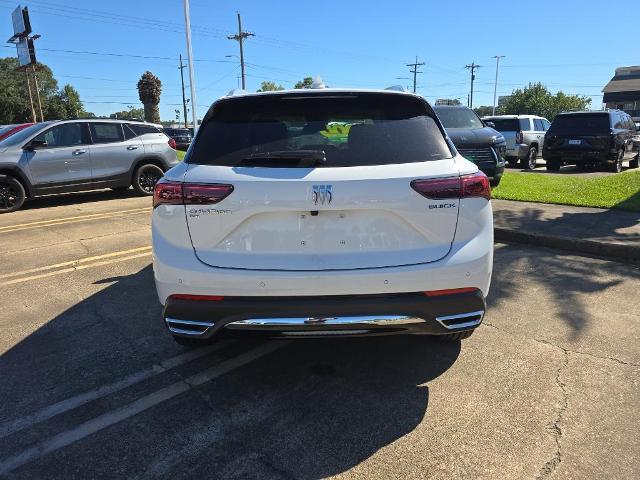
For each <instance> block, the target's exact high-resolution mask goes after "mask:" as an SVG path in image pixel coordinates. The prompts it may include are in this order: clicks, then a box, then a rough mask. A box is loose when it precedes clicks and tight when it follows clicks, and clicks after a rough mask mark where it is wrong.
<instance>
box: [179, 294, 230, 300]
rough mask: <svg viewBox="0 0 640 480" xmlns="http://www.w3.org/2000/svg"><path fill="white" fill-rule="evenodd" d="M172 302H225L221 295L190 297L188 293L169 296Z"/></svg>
mask: <svg viewBox="0 0 640 480" xmlns="http://www.w3.org/2000/svg"><path fill="white" fill-rule="evenodd" d="M169 299H170V300H191V301H196V302H220V301H222V300H224V297H223V296H221V295H190V294H187V293H175V294H173V295H170V296H169Z"/></svg>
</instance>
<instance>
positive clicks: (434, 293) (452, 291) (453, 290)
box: [422, 287, 479, 297]
mask: <svg viewBox="0 0 640 480" xmlns="http://www.w3.org/2000/svg"><path fill="white" fill-rule="evenodd" d="M478 290H479V289H477V288H475V287H463V288H446V289H444V290H430V291H428V292H422V293H424V294H425V295H426V296H427V297H441V296H443V295H455V294H457V293H472V292H477V291H478Z"/></svg>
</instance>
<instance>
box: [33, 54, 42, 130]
mask: <svg viewBox="0 0 640 480" xmlns="http://www.w3.org/2000/svg"><path fill="white" fill-rule="evenodd" d="M31 71H32V72H33V83H34V86H35V88H36V98H37V99H38V110H39V111H40V121H41V122H44V115H43V114H42V102H41V101H40V88H39V87H38V76H37V75H36V67H35V65H34V64H33V63H32V64H31Z"/></svg>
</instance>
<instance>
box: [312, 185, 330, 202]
mask: <svg viewBox="0 0 640 480" xmlns="http://www.w3.org/2000/svg"><path fill="white" fill-rule="evenodd" d="M312 200H313V203H314V204H315V205H330V204H331V200H333V185H314V186H313V192H312Z"/></svg>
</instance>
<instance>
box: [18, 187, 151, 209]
mask: <svg viewBox="0 0 640 480" xmlns="http://www.w3.org/2000/svg"><path fill="white" fill-rule="evenodd" d="M124 198H140V195H137V194H136V193H135V192H134V190H133V189H132V188H129V189H128V190H125V191H123V192H116V191H114V190H93V191H90V192H79V193H61V194H58V195H46V196H44V197H36V198H34V199H32V200H28V201H26V202H25V203H24V205H23V206H22V208H21V209H20V210H37V209H39V208H49V207H60V206H64V205H80V204H83V203H93V202H100V201H104V200H116V199H124ZM149 205H151V201H149Z"/></svg>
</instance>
